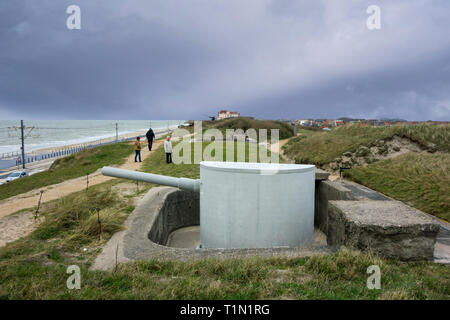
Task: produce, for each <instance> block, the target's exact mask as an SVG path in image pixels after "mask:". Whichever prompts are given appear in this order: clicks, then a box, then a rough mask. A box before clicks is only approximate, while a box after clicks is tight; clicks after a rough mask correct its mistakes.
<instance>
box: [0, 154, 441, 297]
mask: <svg viewBox="0 0 450 320" xmlns="http://www.w3.org/2000/svg"><path fill="white" fill-rule="evenodd" d="M144 166H145V168H144V169H145V170H149V171H151V172H155V173H163V174H170V175H172V176H185V177H191V178H195V177H198V165H180V166H175V165H166V164H165V157H164V152H163V149H162V148H159V149H157V150H156V151H155V152H154V153H153V154H152V155H151V156H150V157H149V158H148V159H147V160H146V162H145V163H144ZM118 183H120V180H113V181H109V182H107V183H104V184H100V185H96V186H93V187H92V188H90V189H89V191H88V192H85V191H82V192H77V193H75V194H72V195H69V196H66V197H64V198H62V199H59V200H56V201H52V202H49V203H45V204H44V205H43V207H42V210H41V213H42V216H41V219H43V221H42V223H41V224H40V225H39V226H38V227H37V229H36V230H35V231H34V232H33V233H32V234H31V235H29V236H26V237H24V238H22V239H20V240H17V241H15V242H13V243H10V244H8V245H7V246H5V247H3V248H0V299H93V300H94V299H449V297H450V268H448V266H445V265H438V264H434V263H432V262H414V263H403V262H398V261H393V260H389V259H381V258H379V257H377V256H375V255H371V254H369V253H364V254H363V253H357V252H353V251H347V250H341V251H338V252H337V253H335V254H324V255H319V256H312V257H305V258H248V259H204V260H198V261H188V262H175V261H160V260H152V261H141V262H133V263H127V264H121V265H118V268H117V270H115V271H113V272H103V271H90V270H89V267H90V266H91V264H92V262H93V260H94V258H95V257H96V255H97V254H99V253H100V251H101V248H102V246H103V245H104V244H105V243H106V241H107V240H108V239H109V238H110V237H111V235H112V234H113V233H114V232H116V231H118V230H120V229H121V228H122V226H123V221H124V220H125V218H126V217H127V216H128V214H129V213H130V212H131V211H132V210H133V197H129V196H121V195H120V194H118V193H114V192H112V191H111V186H112V185H113V184H118ZM97 213H99V214H100V219H101V221H102V233H101V237H100V226H99V225H98V220H97V218H98V216H97ZM85 249H86V250H85ZM70 265H77V266H79V267H80V269H81V289H80V290H69V289H67V287H66V281H67V279H68V277H69V274H67V273H66V270H67V267H68V266H70ZM371 265H378V266H379V267H380V268H381V290H369V289H368V288H367V286H366V281H367V278H368V276H369V275H368V274H367V273H366V271H367V268H368V267H369V266H371Z"/></svg>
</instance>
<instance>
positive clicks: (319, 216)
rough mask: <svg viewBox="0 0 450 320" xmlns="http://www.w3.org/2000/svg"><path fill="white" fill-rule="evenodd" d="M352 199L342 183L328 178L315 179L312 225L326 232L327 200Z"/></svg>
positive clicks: (350, 193)
mask: <svg viewBox="0 0 450 320" xmlns="http://www.w3.org/2000/svg"><path fill="white" fill-rule="evenodd" d="M329 200H354V197H353V195H352V192H351V191H350V190H349V189H347V188H345V187H344V186H343V185H342V184H340V183H337V182H333V181H329V180H316V192H315V209H314V225H315V226H316V227H317V228H319V229H320V230H321V231H322V232H323V233H325V234H327V232H328V201H329Z"/></svg>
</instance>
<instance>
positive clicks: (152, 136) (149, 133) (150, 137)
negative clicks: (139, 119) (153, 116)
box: [145, 128, 155, 151]
mask: <svg viewBox="0 0 450 320" xmlns="http://www.w3.org/2000/svg"><path fill="white" fill-rule="evenodd" d="M145 136H146V137H147V141H148V150H149V151H152V145H153V139H155V133H154V132H153V130H152V128H150V130H148V131H147V133H146V134H145Z"/></svg>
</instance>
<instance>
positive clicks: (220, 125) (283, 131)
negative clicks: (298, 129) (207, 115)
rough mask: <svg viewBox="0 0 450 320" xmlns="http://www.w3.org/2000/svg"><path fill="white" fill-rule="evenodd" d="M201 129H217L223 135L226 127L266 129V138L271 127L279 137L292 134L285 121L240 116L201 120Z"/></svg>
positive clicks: (269, 134)
mask: <svg viewBox="0 0 450 320" xmlns="http://www.w3.org/2000/svg"><path fill="white" fill-rule="evenodd" d="M202 125H203V130H206V129H213V128H215V129H219V130H220V131H222V133H223V134H224V136H225V130H226V129H233V130H237V129H242V130H244V131H247V130H248V129H255V130H256V132H257V133H259V130H261V129H266V130H267V138H268V139H270V137H271V131H270V130H271V129H278V130H279V139H280V140H282V139H287V138H290V137H292V136H293V135H294V130H293V128H292V126H290V125H289V124H287V123H284V122H280V121H275V120H256V119H252V118H246V117H240V118H229V119H223V120H215V121H203V122H202Z"/></svg>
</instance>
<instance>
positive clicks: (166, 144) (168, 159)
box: [164, 136, 172, 163]
mask: <svg viewBox="0 0 450 320" xmlns="http://www.w3.org/2000/svg"><path fill="white" fill-rule="evenodd" d="M164 151H165V152H166V163H172V141H170V136H167V139H166V141H164Z"/></svg>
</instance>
